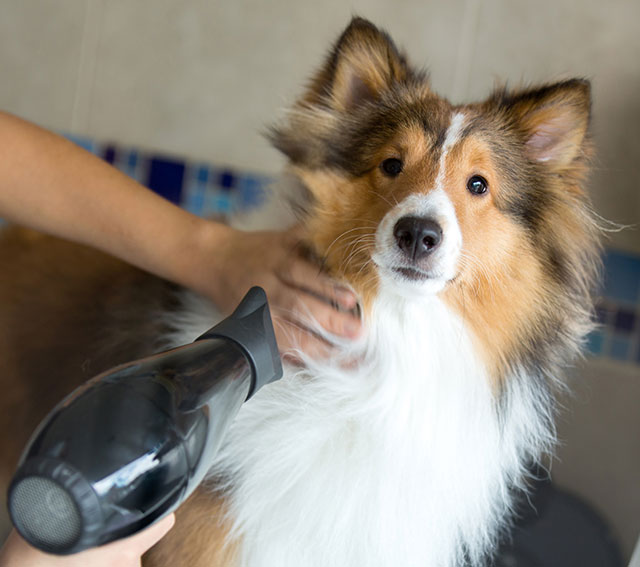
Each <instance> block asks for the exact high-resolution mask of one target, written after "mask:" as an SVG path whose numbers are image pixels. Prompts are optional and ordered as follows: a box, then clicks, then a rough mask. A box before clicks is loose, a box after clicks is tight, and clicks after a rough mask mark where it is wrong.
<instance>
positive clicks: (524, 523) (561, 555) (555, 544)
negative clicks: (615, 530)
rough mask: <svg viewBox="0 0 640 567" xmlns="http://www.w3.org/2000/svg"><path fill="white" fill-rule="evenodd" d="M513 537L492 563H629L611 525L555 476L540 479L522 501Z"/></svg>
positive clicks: (583, 566)
mask: <svg viewBox="0 0 640 567" xmlns="http://www.w3.org/2000/svg"><path fill="white" fill-rule="evenodd" d="M518 517H519V520H518V521H517V522H516V525H515V527H514V528H513V530H512V531H511V534H510V541H506V542H505V544H504V545H502V546H501V548H500V551H499V553H498V557H497V559H496V560H495V561H494V562H493V563H492V564H491V567H623V565H624V564H623V562H622V556H621V553H620V550H619V548H618V544H617V542H616V541H615V539H614V537H613V535H612V533H611V531H610V530H609V528H608V526H607V524H606V523H605V522H604V520H603V519H602V518H601V517H600V515H599V514H598V513H597V512H596V511H595V510H594V509H593V508H591V507H590V506H589V505H588V504H586V503H585V502H584V501H583V500H581V499H579V498H578V497H577V496H574V495H572V494H570V493H568V492H566V491H564V490H561V489H558V488H556V487H555V486H554V485H553V483H551V482H550V481H549V480H542V481H536V482H535V483H534V485H533V487H532V492H531V494H530V497H529V499H527V498H525V497H523V498H522V500H521V502H520V505H519V506H518Z"/></svg>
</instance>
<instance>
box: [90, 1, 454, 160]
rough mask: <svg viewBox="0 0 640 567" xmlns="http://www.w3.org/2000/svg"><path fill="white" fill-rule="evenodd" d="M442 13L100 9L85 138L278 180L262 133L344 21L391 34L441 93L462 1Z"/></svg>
mask: <svg viewBox="0 0 640 567" xmlns="http://www.w3.org/2000/svg"><path fill="white" fill-rule="evenodd" d="M400 6H401V5H400ZM442 6H443V7H444V6H446V8H439V9H438V14H437V17H436V12H435V11H434V10H433V9H431V7H430V6H429V5H428V3H419V2H416V3H414V4H412V5H410V6H408V7H407V8H406V9H402V7H400V8H399V7H398V5H396V4H392V3H389V2H382V1H376V2H372V1H369V2H356V5H355V6H353V7H351V6H348V5H347V4H345V3H343V2H342V1H340V0H329V1H325V2H315V3H311V2H309V3H302V2H300V3H298V2H288V1H279V2H270V3H266V2H257V1H253V2H250V1H246V0H244V1H238V2H227V3H214V2H198V1H193V0H191V1H187V2H181V3H179V4H178V3H167V2H162V3H159V2H155V1H152V0H140V1H138V2H136V3H124V2H113V3H111V2H109V3H105V5H104V15H103V17H104V20H103V29H102V31H101V38H100V46H99V49H98V55H97V62H96V66H95V86H94V91H93V93H92V99H91V105H90V106H91V113H90V122H89V123H88V125H87V133H90V134H92V135H95V136H98V137H100V138H112V139H115V140H119V141H123V142H129V143H134V144H142V145H145V146H151V147H155V148H159V149H163V150H166V151H170V152H176V153H180V154H186V155H189V156H192V157H197V158H202V159H210V160H213V161H219V162H223V163H232V164H235V165H238V166H243V167H249V168H254V169H264V170H267V171H277V170H278V169H279V167H280V164H281V160H280V158H279V156H278V155H277V154H276V153H275V152H274V151H273V150H271V149H270V148H269V147H268V146H267V143H266V142H265V141H263V140H262V139H261V137H260V135H259V131H260V130H261V129H263V127H264V126H265V125H266V124H269V123H271V122H273V121H274V120H275V119H276V118H278V117H279V116H281V109H282V108H283V107H284V106H286V104H287V103H289V102H291V101H292V100H293V98H294V96H295V95H296V94H297V93H299V92H300V91H301V88H302V85H303V84H304V83H305V82H306V80H307V79H308V77H309V76H310V74H311V72H312V70H313V69H315V67H316V66H318V65H319V64H320V62H321V60H322V58H323V57H324V53H325V52H326V51H327V49H328V48H329V46H330V44H331V43H332V42H333V41H334V40H335V39H336V37H337V36H338V34H339V33H340V32H341V31H342V29H343V28H344V27H345V26H346V24H347V23H348V21H349V20H350V18H351V16H352V13H360V14H362V15H364V16H367V17H370V18H371V19H373V20H374V21H376V22H377V23H379V24H380V25H383V26H386V27H387V28H389V30H390V31H391V32H392V34H393V35H395V36H396V37H397V38H398V40H399V43H401V44H402V45H404V46H406V48H407V51H408V52H409V53H410V54H411V55H412V56H413V59H414V60H415V61H416V62H417V64H419V65H431V66H432V68H433V78H434V83H435V84H436V85H441V86H444V87H445V90H446V89H447V88H450V87H449V85H450V83H451V82H452V80H453V72H454V71H453V66H454V65H455V60H456V57H457V52H456V47H457V46H456V41H455V38H452V37H451V36H450V35H448V34H447V32H446V29H447V28H448V27H450V26H451V25H454V24H455V22H456V21H457V20H459V19H460V13H461V11H462V10H463V8H464V1H463V0H455V1H454V2H451V3H447V4H444V3H443V4H442ZM443 46H447V47H446V48H443Z"/></svg>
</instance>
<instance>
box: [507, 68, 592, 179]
mask: <svg viewBox="0 0 640 567" xmlns="http://www.w3.org/2000/svg"><path fill="white" fill-rule="evenodd" d="M501 102H502V104H503V105H504V104H505V103H506V104H507V105H508V107H509V113H510V114H511V115H512V116H513V117H514V118H515V120H516V128H517V129H518V130H519V133H520V134H521V136H522V137H523V140H524V147H525V153H526V155H527V157H528V158H529V159H531V160H532V161H534V162H538V163H543V164H546V165H547V166H549V167H550V168H551V169H552V170H562V169H564V168H566V167H568V166H569V165H571V164H572V163H573V162H574V161H575V160H576V158H578V157H581V156H583V155H584V154H585V153H586V151H587V149H588V138H587V131H588V127H589V118H590V109H591V87H590V84H589V82H588V81H585V80H581V79H573V80H570V81H564V82H561V83H557V84H554V85H548V86H544V87H541V88H538V89H533V90H527V91H523V92H520V93H516V94H514V95H511V96H510V97H507V98H506V100H505V98H503V99H502V101H501Z"/></svg>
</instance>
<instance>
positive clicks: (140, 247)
mask: <svg viewBox="0 0 640 567" xmlns="http://www.w3.org/2000/svg"><path fill="white" fill-rule="evenodd" d="M0 147H2V148H3V152H2V157H1V158H0V216H2V217H4V218H6V219H7V220H9V221H11V222H15V223H18V224H22V225H24V226H29V227H31V228H34V229H37V230H41V231H43V232H47V233H49V234H54V235H56V236H60V237H62V238H66V239H70V240H74V241H76V242H80V243H82V244H87V245H89V246H94V247H96V248H99V249H102V250H104V251H105V252H108V253H110V254H113V255H115V256H118V257H119V258H122V259H123V260H126V261H128V262H131V263H132V264H135V265H137V266H139V267H141V268H143V269H146V270H148V271H150V272H153V273H155V274H157V275H160V276H162V277H165V278H168V279H171V280H173V281H176V282H178V283H181V284H183V285H188V286H190V287H196V288H198V287H202V284H201V283H200V282H199V280H198V274H197V271H198V263H199V262H198V261H199V254H198V251H199V249H200V247H201V245H202V244H203V243H209V242H211V241H212V240H216V239H219V240H220V241H221V242H222V241H223V240H224V237H225V235H226V234H227V232H228V231H229V230H230V229H228V228H226V227H224V226H222V225H220V224H216V223H210V222H206V221H204V220H202V219H200V218H199V217H197V216H195V215H192V214H190V213H188V212H186V211H184V210H181V209H179V208H178V207H176V206H174V205H172V204H171V203H169V202H168V201H166V200H165V199H163V198H162V197H159V196H158V195H156V194H154V193H153V192H152V191H150V190H148V189H146V188H145V187H143V186H142V185H140V184H139V183H137V182H136V181H134V180H133V179H131V178H129V177H127V176H126V175H124V174H122V173H121V172H119V171H118V170H116V169H115V168H113V167H111V166H109V165H108V164H107V163H105V162H103V161H102V160H100V159H99V158H97V157H95V156H93V155H92V154H90V153H88V152H86V151H84V150H83V149H81V148H79V147H78V146H76V145H75V144H73V143H71V142H69V141H67V140H65V139H64V138H61V137H59V136H57V135H55V134H52V133H51V132H48V131H46V130H43V129H41V128H38V127H37V126H34V125H33V124H30V123H28V122H25V121H22V120H20V119H18V118H16V117H14V116H11V115H8V114H5V113H1V112H0ZM210 261H211V262H215V258H211V259H210Z"/></svg>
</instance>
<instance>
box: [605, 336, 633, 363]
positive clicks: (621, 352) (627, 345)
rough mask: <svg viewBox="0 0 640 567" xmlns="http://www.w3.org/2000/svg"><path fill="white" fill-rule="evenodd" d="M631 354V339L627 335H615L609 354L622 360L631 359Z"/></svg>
mask: <svg viewBox="0 0 640 567" xmlns="http://www.w3.org/2000/svg"><path fill="white" fill-rule="evenodd" d="M630 354H631V341H630V340H629V339H628V338H625V337H613V338H612V339H611V343H610V345H609V356H610V357H611V358H613V359H615V360H619V361H620V362H626V361H627V360H629V358H630Z"/></svg>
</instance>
